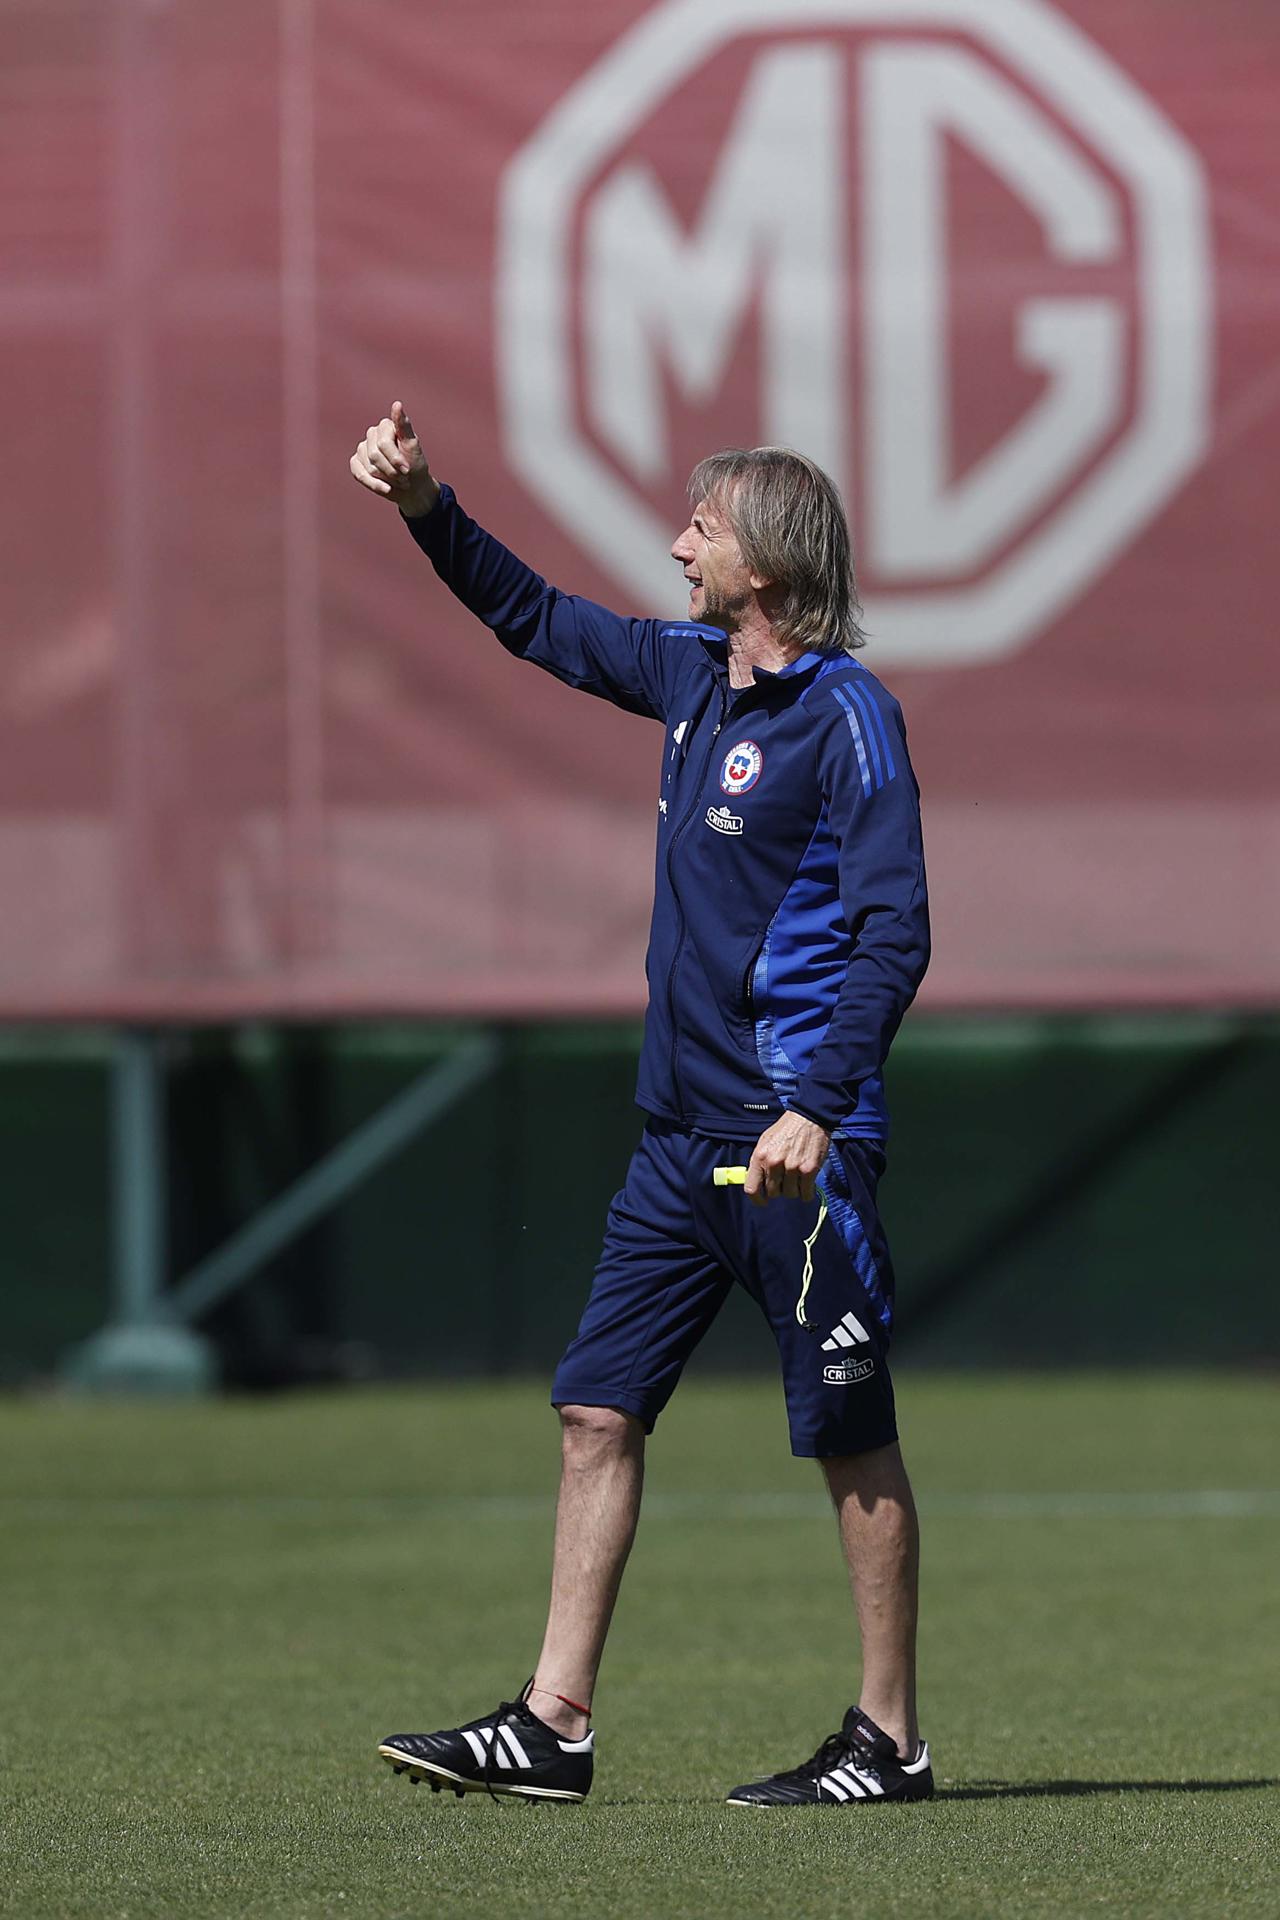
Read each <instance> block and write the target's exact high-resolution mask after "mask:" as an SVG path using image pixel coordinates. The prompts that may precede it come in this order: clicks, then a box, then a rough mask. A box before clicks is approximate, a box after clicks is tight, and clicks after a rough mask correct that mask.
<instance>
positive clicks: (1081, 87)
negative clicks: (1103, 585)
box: [495, 0, 1212, 667]
mask: <svg viewBox="0 0 1280 1920" xmlns="http://www.w3.org/2000/svg"><path fill="white" fill-rule="evenodd" d="M878 24H882V25H883V26H884V28H885V30H886V33H888V34H892V33H894V32H897V31H901V30H902V29H904V28H914V29H921V28H923V29H928V28H930V27H933V28H935V29H937V30H938V31H939V32H940V33H953V34H954V33H967V34H969V35H971V36H972V38H973V39H974V40H975V41H976V42H978V43H979V45H982V44H985V45H987V46H988V47H989V48H990V49H991V50H992V51H993V52H994V53H995V54H997V55H998V56H999V58H1000V59H1001V60H1002V61H1003V62H1004V63H1005V64H1006V66H1007V67H1008V69H1009V70H1010V72H1011V73H1013V74H1014V75H1016V76H1018V77H1019V78H1020V79H1021V80H1023V81H1024V82H1025V83H1027V84H1028V85H1029V86H1032V87H1034V88H1035V89H1037V90H1038V91H1039V93H1040V94H1042V95H1043V97H1044V99H1045V100H1047V101H1048V102H1049V103H1050V104H1051V105H1052V106H1053V108H1054V109H1055V111H1056V112H1057V113H1058V114H1059V115H1061V117H1062V119H1063V120H1064V121H1065V122H1066V124H1067V125H1068V126H1069V127H1071V128H1072V129H1073V130H1074V131H1075V133H1076V134H1077V135H1078V136H1079V138H1080V139H1081V141H1082V142H1084V143H1085V144H1086V145H1087V146H1088V147H1089V148H1090V149H1091V150H1092V152H1093V153H1094V154H1095V155H1096V156H1098V157H1100V158H1101V159H1103V160H1104V161H1105V162H1106V163H1107V164H1108V165H1109V166H1111V167H1112V168H1113V170H1114V171H1115V173H1116V175H1117V176H1118V178H1119V179H1120V181H1121V182H1122V183H1123V185H1124V187H1125V188H1126V189H1127V192H1128V194H1129V197H1130V202H1131V205H1132V208H1133V212H1134V216H1135V233H1136V244H1135V254H1136V263H1135V265H1136V275H1137V284H1138V299H1137V321H1138V324H1137V326H1136V328H1135V335H1134V345H1133V364H1134V367H1135V389H1136V404H1135V407H1134V412H1133V417H1132V419H1131V420H1130V423H1129V425H1128V427H1127V428H1126V430H1125V431H1124V432H1123V434H1122V435H1121V436H1120V437H1119V439H1118V440H1117V441H1116V443H1115V445H1114V446H1113V447H1112V448H1111V449H1110V451H1109V452H1108V453H1107V454H1106V455H1105V456H1104V457H1103V458H1102V459H1101V460H1100V461H1098V463H1097V464H1096V465H1095V466H1094V467H1093V469H1092V471H1089V472H1087V473H1086V475H1085V477H1083V478H1082V479H1081V478H1077V479H1076V480H1074V481H1073V482H1071V483H1070V484H1069V485H1068V487H1067V489H1066V491H1065V492H1064V493H1063V494H1062V495H1061V497H1060V498H1059V499H1058V501H1057V503H1056V504H1055V505H1054V507H1053V508H1052V509H1051V510H1050V511H1049V512H1048V514H1047V515H1046V517H1045V518H1044V520H1043V522H1042V523H1041V524H1039V525H1038V526H1036V527H1035V528H1034V529H1033V530H1032V531H1031V532H1030V533H1029V534H1027V535H1026V536H1025V537H1024V538H1022V539H1021V540H1019V541H1017V542H1015V544H1014V545H1013V547H1012V549H1011V551H1010V552H1009V553H1007V554H1006V555H1005V557H1004V558H1003V559H1000V560H998V561H997V562H996V563H995V565H994V566H992V567H991V568H990V569H989V570H988V571H987V572H986V573H985V574H983V575H982V576H980V577H979V578H978V579H977V580H976V581H975V582H974V583H973V584H970V585H966V586H960V587H949V588H939V589H936V590H933V591H930V592H928V593H918V592H912V591H911V590H909V589H907V590H904V591H903V592H901V593H894V594H888V593H878V594H876V595H874V596H872V597H871V598H870V600H869V605H868V615H869V624H870V626H871V628H872V630H873V632H874V633H875V636H876V639H877V641H878V642H881V643H883V645H884V647H885V649H886V652H887V654H889V655H891V656H892V658H893V660H894V662H895V663H896V664H899V665H902V666H920V667H926V666H928V667H936V666H961V665H969V664H972V663H976V662H980V661H983V660H988V659H993V658H997V657H999V656H1001V655H1005V654H1008V653H1010V652H1013V651H1015V650H1016V649H1017V648H1019V647H1020V646H1023V645H1025V644H1026V643H1027V642H1029V641H1030V640H1031V639H1033V638H1034V637H1035V636H1036V634H1037V633H1039V632H1040V631H1042V630H1043V629H1044V628H1045V627H1046V626H1047V625H1048V624H1049V623H1050V622H1051V621H1052V620H1053V619H1055V618H1056V617H1057V616H1058V615H1059V614H1061V613H1062V612H1063V611H1064V610H1065V608H1066V607H1068V606H1069V605H1070V604H1071V602H1072V601H1073V600H1075V599H1076V598H1078V597H1079V595H1080V594H1081V593H1083V592H1084V591H1085V589H1086V588H1087V587H1088V586H1089V585H1090V584H1091V583H1092V582H1093V581H1094V580H1095V579H1096V578H1097V577H1098V575H1099V574H1101V573H1102V572H1103V571H1104V570H1105V569H1106V567H1108V566H1109V565H1110V564H1111V563H1112V562H1113V561H1114V560H1115V559H1117V558H1118V557H1119V555H1120V554H1121V553H1122V552H1123V551H1124V550H1125V548H1126V547H1128V546H1129V545H1130V544H1131V543H1132V541H1133V540H1135V539H1136V538H1137V536H1138V535H1139V534H1140V533H1141V532H1142V530H1143V529H1144V528H1145V527H1146V526H1148V525H1149V524H1150V523H1151V521H1152V520H1153V519H1154V518H1155V517H1156V515H1157V514H1158V513H1159V512H1160V511H1161V509H1162V508H1163V507H1164V505H1165V504H1166V502H1167V501H1168V500H1169V499H1170V497H1171V496H1172V495H1173V494H1174V493H1175V492H1176V491H1177V489H1178V487H1179V486H1180V485H1181V483H1182V482H1183V481H1184V480H1185V478H1186V477H1187V475H1188V474H1189V473H1190V472H1192V471H1193V470H1194V468H1195V467H1196V466H1197V465H1198V463H1199V461H1200V460H1201V458H1202V457H1203V454H1204V450H1205V448H1206V446H1207V444H1208V439H1209V431H1210V384H1211V366H1212V285H1211V264H1210V248H1209V238H1208V214H1207V196H1206V190H1205V182H1204V175H1203V169H1202V166H1201V162H1200V160H1199V157H1198V155H1197V154H1196V153H1195V151H1194V149H1193V148H1192V147H1191V146H1190V145H1189V143H1188V142H1187V141H1186V139H1185V138H1184V137H1183V136H1182V135H1181V134H1180V133H1179V132H1177V131H1176V130H1175V129H1174V128H1173V127H1172V126H1171V125H1170V123H1169V122H1168V121H1167V120H1166V119H1165V117H1164V116H1163V114H1162V113H1161V112H1160V111H1159V109H1158V108H1157V107H1156V106H1155V105H1154V104H1153V102H1152V101H1151V100H1150V99H1149V98H1148V97H1147V96H1146V95H1145V94H1143V93H1142V92H1141V91H1140V89H1139V88H1138V87H1137V85H1136V84H1135V83H1134V82H1133V81H1132V80H1130V79H1129V78H1128V76H1127V75H1126V74H1124V73H1123V72H1122V71H1121V70H1120V69H1119V68H1118V67H1117V66H1116V65H1115V64H1114V62H1113V61H1112V60H1111V59H1110V57H1109V56H1108V55H1106V54H1105V53H1104V52H1103V51H1102V50H1101V48H1099V47H1098V46H1097V45H1096V44H1095V43H1094V42H1093V41H1092V40H1090V39H1089V38H1088V37H1087V36H1086V35H1085V34H1084V33H1083V31H1082V30H1081V29H1079V28H1078V27H1077V26H1075V24H1074V23H1073V22H1071V21H1069V20H1067V19H1066V18H1065V17H1064V16H1063V15H1061V14H1060V13H1058V12H1057V11H1056V10H1054V9H1053V8H1052V7H1051V6H1049V5H1048V4H1047V3H1046V0H662V4H660V5H658V6H656V7H654V8H652V9H651V10H650V11H649V12H647V13H646V14H644V15H643V16H642V17H641V18H640V19H639V20H638V21H637V22H636V23H635V24H634V25H633V26H632V27H630V28H628V29H627V30H626V31H625V32H624V33H623V34H622V35H621V36H620V37H619V38H618V39H617V40H616V41H615V42H614V43H613V44H612V45H611V46H610V47H609V48H608V49H607V50H606V52H605V53H604V54H603V55H601V56H600V57H599V58H598V59H597V60H596V62H595V63H594V65H593V66H592V67H591V68H590V69H589V70H588V71H587V72H586V73H585V74H583V75H581V76H580V77H579V78H578V79H577V80H576V81H575V82H574V83H573V84H572V85H571V86H570V87H569V88H568V90H567V91H566V92H565V93H564V94H563V95H562V96H561V97H560V99H559V100H558V101H557V102H556V104H555V105H554V106H553V107H552V109H551V110H550V112H549V113H548V114H547V115H546V117H545V118H544V119H543V121H542V122H541V124H540V125H539V126H538V127H537V128H536V129H535V130H534V132H533V133H532V135H531V136H530V137H529V139H528V140H527V141H526V142H525V143H524V145H523V146H522V147H521V148H520V149H519V151H518V152H517V153H516V154H515V155H514V156H513V158H512V160H511V161H510V162H509V164H508V166H507V168H506V171H505V173H504V175H503V178H502V182H501V185H500V188H499V207H498V258H497V267H496V274H495V298H496V306H497V311H496V339H497V356H498V369H497V370H498V391H499V410H500V415H501V428H502V433H503V437H504V445H505V450H506V454H507V458H508V460H509V462H510V464H511V467H512V469H513V470H514V472H515V473H516V474H518V475H519V477H520V478H521V479H522V480H523V481H524V483H525V484H526V485H527V486H528V487H529V488H530V490H531V491H532V492H533V493H534V494H535V495H536V497H537V498H538V501H539V503H540V504H541V505H542V506H544V507H545V508H546V510H547V511H548V512H549V513H551V514H552V515H553V517H554V518H555V519H556V520H557V521H558V522H559V524H560V525H561V526H562V528H563V529H564V530H565V532H566V533H567V534H568V535H569V536H570V537H571V538H572V539H573V540H574V542H575V543H576V544H578V545H579V546H580V547H582V548H583V549H584V550H585V551H587V552H589V553H590V554H591V556H592V558H593V559H594V560H595V561H596V563H597V564H598V565H599V566H600V567H601V569H602V570H603V571H604V572H606V573H608V574H610V575H611V576H612V577H613V578H614V579H615V580H617V581H618V583H619V585H621V586H622V587H624V588H625V589H626V590H627V591H628V592H630V593H632V594H634V595H636V596H637V598H638V600H639V601H640V603H641V605H642V607H643V608H644V609H645V611H653V612H655V613H656V612H658V611H660V610H661V609H662V608H663V607H664V606H665V605H667V604H668V603H669V601H670V598H671V590H672V579H671V573H670V568H671V562H670V560H669V558H668V548H669V541H670V532H671V530H670V529H669V528H668V527H666V526H665V524H664V523H663V522H662V521H661V520H660V519H659V517H658V515H657V514H655V513H654V511H653V509H652V508H651V506H650V505H649V503H648V501H647V500H646V499H645V498H644V497H643V496H642V495H641V494H640V493H639V492H637V491H636V490H635V489H634V488H632V487H631V485H630V484H629V483H628V482H627V480H626V479H624V478H623V476H622V475H621V473H620V472H619V471H618V470H617V469H616V468H615V467H614V466H612V465H611V464H610V463H609V462H608V461H607V460H605V459H604V458H602V457H601V455H600V454H599V453H598V452H597V451H596V450H595V448H594V447H593V446H592V445H591V444H590V442H589V441H588V440H587V439H586V438H585V437H584V436H583V435H582V434H580V433H579V431H578V427H577V421H576V416H575V391H574V390H575V368H574V362H573V348H572V325H571V305H572V301H573V299H574V297H575V289H574V288H573V286H572V285H571V280H570V242H571V234H572V223H573V215H574V210H575V207H576V205H577V202H578V197H579V194H580V191H581V186H582V183H583V182H584V181H585V180H587V179H589V178H591V177H592V176H593V175H594V174H595V173H596V172H597V171H598V170H599V167H600V166H601V164H602V162H603V161H604V160H605V159H607V157H608V153H609V151H610V149H611V148H616V147H618V146H619V145H620V144H621V143H622V142H623V141H625V140H626V139H627V138H628V137H629V136H630V134H631V133H632V132H633V131H634V130H635V128H636V127H637V126H639V125H641V124H643V122H644V120H645V119H646V118H647V117H648V116H649V115H650V114H651V113H652V112H653V111H654V109H655V108H656V107H657V106H658V105H659V104H660V103H661V101H662V100H663V99H664V98H665V97H666V96H667V95H668V94H669V93H670V92H671V91H672V90H673V89H674V88H675V87H676V86H678V85H679V84H681V82H682V81H683V80H684V79H685V78H686V77H687V76H688V75H689V74H690V73H691V72H693V71H695V70H696V69H697V68H698V67H699V66H701V65H702V64H704V63H705V61H706V60H707V59H708V58H710V57H711V56H712V55H713V54H714V53H716V52H717V51H718V50H719V48H720V47H721V46H722V45H725V44H727V43H728V42H730V41H732V40H734V39H736V38H739V37H741V36H742V35H744V34H748V33H767V32H768V30H769V29H770V28H773V27H782V26H785V28H786V29H787V32H788V35H789V36H794V34H795V33H796V31H797V29H815V30H816V29H822V28H828V29H829V28H835V27H843V28H849V27H861V28H874V27H875V26H876V25H878ZM1027 97H1028V98H1030V100H1031V103H1032V105H1034V104H1035V100H1034V95H1030V96H1027ZM868 484H869V486H871V487H874V486H875V484H876V482H875V475H874V473H871V474H870V476H869V481H868Z"/></svg>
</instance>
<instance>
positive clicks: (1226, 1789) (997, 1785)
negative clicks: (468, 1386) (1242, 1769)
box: [936, 1780, 1280, 1800]
mask: <svg viewBox="0 0 1280 1920" xmlns="http://www.w3.org/2000/svg"><path fill="white" fill-rule="evenodd" d="M1258 1787H1280V1780H975V1781H974V1782H973V1784H972V1786H967V1787H939V1789H938V1792H937V1796H936V1797H937V1798H938V1799H939V1800H1056V1799H1058V1798H1059V1797H1061V1798H1062V1799H1064V1800H1067V1799H1072V1798H1074V1797H1075V1796H1077V1795H1082V1794H1090V1793H1247V1792H1249V1791H1250V1790H1251V1789H1256V1788H1258Z"/></svg>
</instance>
